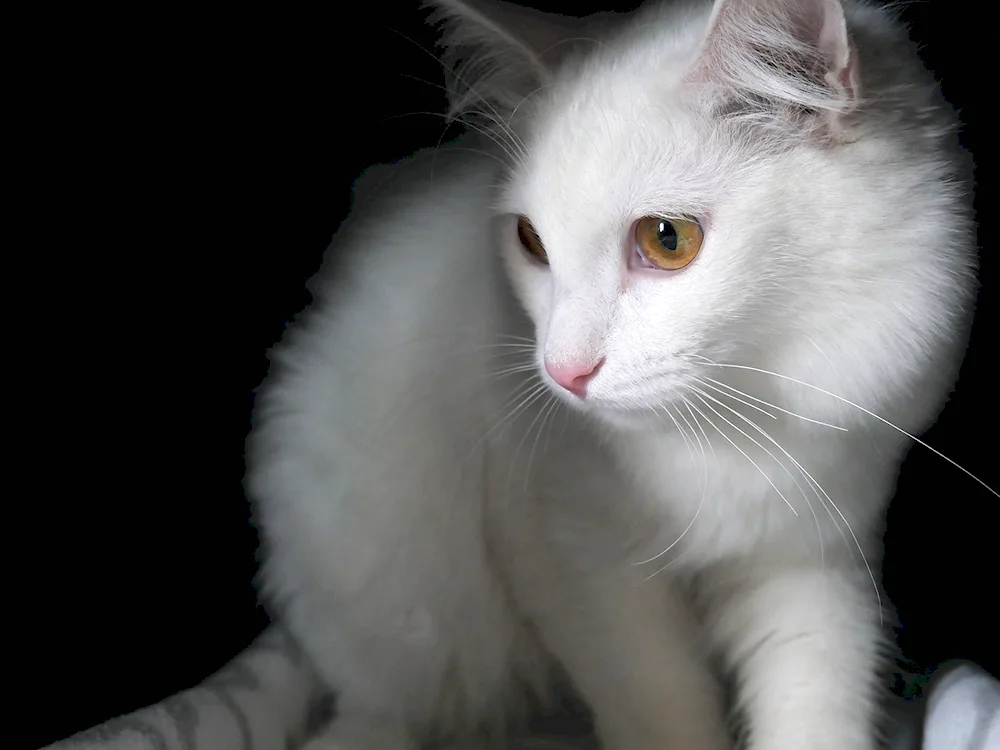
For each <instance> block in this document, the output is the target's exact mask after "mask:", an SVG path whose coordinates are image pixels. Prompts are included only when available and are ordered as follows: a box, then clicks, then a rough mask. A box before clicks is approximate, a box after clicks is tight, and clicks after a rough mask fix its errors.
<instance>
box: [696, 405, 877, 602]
mask: <svg viewBox="0 0 1000 750" xmlns="http://www.w3.org/2000/svg"><path fill="white" fill-rule="evenodd" d="M705 395H706V397H708V398H712V397H711V396H709V395H708V394H705ZM712 400H713V401H715V402H716V403H717V404H719V405H720V406H722V407H724V408H726V409H729V411H731V412H733V413H734V414H736V415H737V416H738V417H740V418H742V419H743V420H744V421H746V422H747V423H748V424H749V425H750V426H751V427H753V428H754V429H756V430H757V431H758V432H760V433H761V434H762V435H763V436H764V437H765V438H767V439H768V440H769V441H770V442H771V443H773V444H774V445H775V447H777V449H778V450H780V451H781V452H782V453H783V454H784V455H785V456H787V457H788V460H789V461H791V462H792V465H794V466H795V468H796V469H798V470H799V471H800V472H801V473H802V476H803V477H804V478H805V479H806V482H807V483H808V484H809V486H810V489H812V491H813V493H814V494H815V495H816V497H817V499H819V500H820V503H821V504H822V505H823V508H824V509H825V510H826V512H827V515H829V516H830V520H831V521H832V522H833V524H834V527H835V528H836V529H837V531H838V532H839V533H840V538H841V539H843V540H844V545H845V546H846V547H847V548H848V550H850V549H851V547H850V545H849V544H848V542H847V537H846V536H844V530H843V528H842V527H841V526H840V524H839V523H838V522H837V520H836V519H835V518H834V516H833V514H832V513H831V512H830V508H831V507H832V508H833V509H834V510H835V511H836V512H837V515H838V516H839V517H840V520H841V521H843V523H844V526H846V527H847V530H848V532H849V533H850V535H851V538H852V539H853V540H854V545H855V546H856V547H857V549H858V552H859V553H860V554H861V559H862V560H863V561H864V563H865V568H866V569H867V571H868V577H869V578H870V579H871V582H872V586H873V587H874V588H875V598H876V599H877V601H878V609H879V618H880V619H881V618H882V617H883V614H882V594H881V592H880V591H879V588H878V582H877V581H876V579H875V573H874V571H872V568H871V565H869V564H868V559H867V558H866V557H865V552H864V549H863V548H862V547H861V542H860V541H859V540H858V537H857V535H856V534H855V533H854V529H853V528H852V527H851V523H850V521H848V520H847V517H846V516H845V515H844V514H843V512H841V510H840V508H839V507H838V506H837V504H836V503H835V502H834V501H833V498H831V497H830V495H829V494H828V493H827V491H826V490H824V489H823V486H822V485H821V484H820V483H819V482H818V481H816V479H815V478H814V477H813V475H812V474H810V473H809V472H808V471H807V470H806V469H805V467H804V466H802V464H800V463H799V462H798V461H797V460H796V458H795V457H794V456H793V455H792V454H791V453H789V452H788V451H787V450H785V449H784V448H783V447H782V446H781V445H780V444H779V443H778V442H777V441H776V440H775V439H774V438H772V437H771V436H770V435H768V434H767V432H765V431H764V430H763V429H762V428H761V427H760V426H759V425H757V424H755V423H754V422H753V421H752V420H750V419H748V418H747V417H746V416H745V415H743V414H740V412H738V411H736V410H735V409H732V408H731V407H728V406H726V405H725V404H723V403H722V402H720V401H718V400H717V399H714V398H713V399H712ZM792 481H795V480H794V478H793V480H792ZM796 486H798V482H796ZM800 491H801V488H800ZM806 502H807V503H808V502H809V501H808V499H807V500H806ZM811 507H812V506H811V505H810V509H811ZM814 517H815V514H814ZM820 543H821V544H822V539H821V540H820ZM821 551H822V550H821Z"/></svg>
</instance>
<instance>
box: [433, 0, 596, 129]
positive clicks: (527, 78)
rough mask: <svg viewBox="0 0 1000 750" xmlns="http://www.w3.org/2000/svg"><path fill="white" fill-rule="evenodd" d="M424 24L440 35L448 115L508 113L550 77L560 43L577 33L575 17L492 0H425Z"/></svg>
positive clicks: (562, 50) (560, 50)
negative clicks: (433, 26)
mask: <svg viewBox="0 0 1000 750" xmlns="http://www.w3.org/2000/svg"><path fill="white" fill-rule="evenodd" d="M425 5H426V6H428V7H430V8H432V9H433V13H432V14H431V16H430V19H429V21H430V22H431V23H434V24H437V25H439V26H440V27H441V28H442V30H443V34H442V37H441V40H440V42H439V45H440V46H441V47H442V48H443V50H444V53H443V55H442V62H443V63H444V64H445V66H446V67H447V69H448V85H447V90H448V111H449V115H450V116H451V117H457V116H458V115H461V114H462V113H464V112H468V111H470V110H475V109H482V108H483V107H484V106H485V107H487V109H489V110H492V111H494V112H497V113H503V114H504V115H506V114H509V113H511V112H513V111H514V110H515V109H516V108H517V107H518V106H519V105H520V104H521V103H522V102H523V101H524V100H525V99H526V98H527V97H529V96H530V95H531V94H532V93H533V92H534V91H537V90H539V89H540V88H541V87H544V86H545V85H546V83H548V82H549V81H550V80H551V79H552V73H553V70H554V69H555V67H556V66H557V65H558V63H559V59H560V57H561V56H562V55H563V54H565V52H566V51H567V49H566V48H567V47H568V45H566V44H563V42H564V40H567V39H570V38H572V37H573V36H574V35H576V34H577V33H578V30H577V28H576V24H578V23H579V22H578V21H577V20H576V19H571V18H566V17H565V16H558V15H555V14H551V13H543V12H541V11H538V10H533V9H530V8H522V7H519V6H516V5H513V4H511V3H508V2H500V1H498V0H426V2H425Z"/></svg>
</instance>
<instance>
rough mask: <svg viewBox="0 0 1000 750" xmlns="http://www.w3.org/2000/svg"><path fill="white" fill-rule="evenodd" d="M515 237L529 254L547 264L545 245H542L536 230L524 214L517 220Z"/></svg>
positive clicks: (547, 257)
mask: <svg viewBox="0 0 1000 750" xmlns="http://www.w3.org/2000/svg"><path fill="white" fill-rule="evenodd" d="M517 239H518V241H519V242H520V243H521V246H522V247H524V249H525V250H526V251H527V252H528V254H529V255H531V256H533V257H534V258H535V260H537V261H540V262H541V263H544V264H545V265H548V264H549V256H548V254H547V253H546V252H545V247H544V246H543V245H542V240H541V238H540V237H539V236H538V232H536V231H535V228H534V227H533V226H532V225H531V222H530V221H528V220H527V219H526V218H525V217H524V216H521V217H519V218H518V220H517Z"/></svg>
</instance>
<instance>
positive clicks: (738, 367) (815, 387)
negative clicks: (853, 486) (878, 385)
mask: <svg viewBox="0 0 1000 750" xmlns="http://www.w3.org/2000/svg"><path fill="white" fill-rule="evenodd" d="M705 359H708V358H707V357H705ZM708 361H709V362H710V364H711V365H712V366H713V367H721V368H726V369H733V370H747V371H750V372H757V373H761V374H763V375H770V376H772V377H775V378H780V379H781V380H786V381H788V382H791V383H796V384H797V385H801V386H803V387H805V388H810V389H812V390H814V391H817V392H819V393H822V394H824V395H827V396H829V397H830V398H833V399H836V400H837V401H840V402H841V403H842V404H846V405H847V406H851V407H853V408H855V409H857V410H859V411H861V412H863V413H864V414H867V415H868V416H869V417H872V418H873V419H876V420H878V421H879V422H881V423H882V424H884V425H886V426H887V427H890V428H892V429H893V430H895V431H896V432H898V433H900V434H901V435H905V436H906V437H908V438H909V439H910V440H912V441H913V442H915V443H917V444H918V445H922V446H923V447H924V448H926V449H927V450H929V451H930V452H931V453H933V454H934V455H936V456H938V457H939V458H942V459H944V460H945V461H947V462H948V463H949V464H951V465H952V466H954V467H955V468H956V469H958V470H959V471H961V472H962V473H963V474H965V475H966V476H968V477H969V478H970V479H972V480H974V481H975V482H977V483H978V484H979V485H981V486H982V487H984V488H985V489H986V490H987V491H989V492H990V493H991V494H992V495H994V496H995V497H998V498H1000V492H997V491H996V490H995V489H993V488H992V487H990V486H989V485H988V484H986V482H984V481H983V480H982V479H980V478H979V477H977V476H976V475H975V474H973V473H972V472H971V471H969V470H968V469H966V468H965V467H964V466H962V465H961V464H959V463H958V462H957V461H954V460H952V459H951V458H948V456H946V455H945V454H944V453H942V452H941V451H939V450H938V449H937V448H934V447H933V446H931V445H928V444H927V443H925V442H924V441H923V440H921V439H920V438H918V437H917V436H916V435H913V434H911V433H909V432H907V431H906V430H904V429H903V428H902V427H899V426H897V425H895V424H893V423H892V422H891V421H889V420H888V419H886V418H885V417H883V416H880V415H878V414H876V413H875V412H873V411H871V410H869V409H866V408H865V407H863V406H861V405H860V404H856V403H854V402H853V401H851V400H849V399H846V398H844V397H843V396H839V395H837V394H836V393H833V392H832V391H828V390H826V389H825V388H820V387H819V386H818V385H813V384H812V383H807V382H805V381H804V380H799V379H798V378H793V377H791V376H789V375H782V374H781V373H778V372H772V371H771V370H764V369H761V368H759V367H751V366H750V365H734V364H726V363H721V362H712V361H711V360H708ZM829 426H833V425H829Z"/></svg>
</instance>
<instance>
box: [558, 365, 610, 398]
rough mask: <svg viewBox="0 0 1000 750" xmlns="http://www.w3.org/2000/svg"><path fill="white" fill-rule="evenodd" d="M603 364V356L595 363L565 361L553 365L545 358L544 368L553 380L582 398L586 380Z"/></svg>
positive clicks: (584, 393)
mask: <svg viewBox="0 0 1000 750" xmlns="http://www.w3.org/2000/svg"><path fill="white" fill-rule="evenodd" d="M603 364H604V358H603V357H602V358H601V359H599V360H598V361H597V362H596V363H595V364H589V363H586V362H567V363H564V364H558V365H554V364H552V363H551V362H549V361H548V360H546V361H545V370H546V372H548V373H549V375H550V376H551V377H552V379H553V380H554V381H556V382H557V383H558V384H559V385H561V386H562V387H563V388H565V389H566V390H567V391H569V392H570V393H572V394H574V395H576V396H579V397H580V398H583V397H584V396H586V395H587V382H588V381H589V380H590V379H591V378H592V377H594V375H595V374H596V373H597V371H598V370H599V369H601V365H603Z"/></svg>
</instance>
